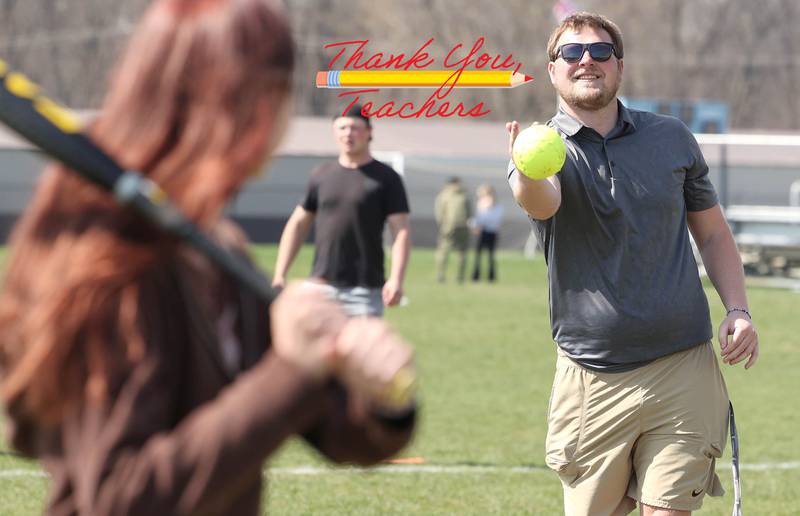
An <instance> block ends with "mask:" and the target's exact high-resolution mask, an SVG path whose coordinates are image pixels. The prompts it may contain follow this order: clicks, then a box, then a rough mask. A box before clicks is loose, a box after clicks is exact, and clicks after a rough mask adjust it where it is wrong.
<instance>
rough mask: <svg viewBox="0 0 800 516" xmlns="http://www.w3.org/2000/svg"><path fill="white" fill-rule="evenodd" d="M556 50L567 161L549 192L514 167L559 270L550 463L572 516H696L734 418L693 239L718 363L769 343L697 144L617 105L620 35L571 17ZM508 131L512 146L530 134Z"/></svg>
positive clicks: (519, 191) (603, 21)
mask: <svg viewBox="0 0 800 516" xmlns="http://www.w3.org/2000/svg"><path fill="white" fill-rule="evenodd" d="M547 52H548V56H549V60H550V62H549V64H548V72H549V76H550V81H551V83H552V84H553V86H554V88H555V90H556V92H557V93H558V112H557V113H556V115H555V116H554V117H553V119H552V120H550V122H549V125H550V126H551V127H554V128H555V129H556V130H557V131H558V132H559V133H560V134H561V137H562V138H563V140H564V142H565V144H566V146H567V159H566V162H565V163H564V166H563V168H562V169H561V171H560V172H559V173H557V174H556V175H554V176H552V177H550V178H547V179H543V180H538V181H537V180H532V179H529V178H527V177H525V176H523V175H522V174H520V173H518V172H517V170H516V168H515V166H514V164H513V161H512V163H510V164H509V183H510V185H511V187H512V190H513V193H514V196H515V198H516V200H517V202H518V203H519V205H520V206H521V207H522V208H523V209H524V210H525V211H526V212H527V214H528V215H529V216H530V217H531V219H532V221H533V225H534V228H535V230H536V231H537V233H538V236H539V240H540V244H541V247H542V249H543V251H544V254H545V258H546V260H547V266H548V281H549V289H550V321H551V326H552V331H553V339H554V340H555V342H556V344H557V354H558V358H557V364H556V375H555V379H554V385H553V393H552V397H551V400H550V407H549V413H548V433H547V439H546V462H547V464H548V466H550V467H551V468H552V469H554V470H555V471H556V472H557V473H558V475H559V477H560V479H561V482H562V485H563V490H564V508H565V513H566V514H569V515H592V516H600V515H611V514H615V515H616V514H627V513H628V512H630V511H631V510H633V509H634V508H635V507H636V503H637V502H638V503H639V504H640V506H641V508H640V511H641V513H642V514H644V515H653V514H658V515H673V516H674V515H685V514H689V513H690V512H691V511H693V510H697V509H699V508H700V506H701V504H702V502H703V497H704V496H705V495H706V494H710V495H712V496H719V495H721V494H722V488H721V486H720V483H719V479H718V478H717V475H716V473H715V460H716V459H717V458H719V457H720V456H721V455H722V451H723V448H724V446H725V441H726V433H727V425H728V408H729V401H728V394H727V390H726V387H725V382H724V380H723V377H722V374H721V372H720V369H719V365H718V362H717V357H716V354H715V352H714V347H713V345H712V335H713V334H712V326H711V317H710V315H709V306H708V301H707V299H706V296H705V294H704V292H703V287H702V283H701V281H700V277H699V274H698V268H697V264H696V263H695V260H694V256H693V254H692V248H691V245H690V243H689V232H691V234H692V235H693V236H694V240H695V242H697V245H698V247H699V249H700V253H701V255H702V258H703V262H704V264H705V267H706V270H707V271H708V276H709V278H710V279H711V282H712V283H713V285H714V287H715V288H716V290H717V293H718V294H719V296H720V298H721V300H722V303H723V304H724V306H725V309H726V311H727V315H726V317H725V318H724V320H723V321H722V322H721V324H720V326H719V330H718V332H717V335H718V341H719V345H720V346H721V350H722V359H723V361H724V362H725V363H728V364H737V363H739V362H743V361H744V362H746V363H745V368H750V367H751V366H752V365H753V364H755V362H756V360H757V358H758V352H759V344H758V335H757V333H756V330H755V327H754V326H753V322H752V320H751V318H750V313H749V307H748V304H747V296H746V294H745V286H744V274H743V269H742V262H741V259H740V256H739V253H738V252H737V249H736V244H735V243H734V240H733V237H732V235H731V231H730V229H729V227H728V224H727V223H726V221H725V218H724V216H723V214H722V210H721V209H720V206H719V203H718V201H717V196H716V193H715V192H714V187H713V185H712V184H711V181H710V180H709V178H708V166H707V165H706V162H705V160H704V158H703V155H702V153H701V152H700V148H699V146H698V144H697V142H696V141H695V139H694V137H693V136H692V133H691V132H689V130H688V128H687V127H686V126H685V125H684V124H682V123H681V122H680V121H679V120H677V119H675V118H672V117H666V116H662V115H657V114H653V113H647V112H642V111H636V110H632V109H627V108H626V107H625V106H624V105H622V103H620V102H619V100H618V99H617V89H618V88H619V86H620V82H621V80H622V72H623V57H622V56H623V44H622V35H621V33H620V30H619V28H618V27H617V25H616V24H614V23H613V22H611V21H610V20H608V19H607V18H605V17H603V16H600V15H596V14H590V13H576V14H573V15H570V16H569V17H567V18H566V19H564V21H563V22H562V23H561V24H560V26H559V27H558V28H556V29H555V30H554V31H553V33H552V34H551V37H550V40H549V43H548V48H547ZM507 129H508V132H509V144H512V143H513V141H514V138H515V137H516V135H517V134H518V132H519V124H518V123H517V122H510V123H508V124H507Z"/></svg>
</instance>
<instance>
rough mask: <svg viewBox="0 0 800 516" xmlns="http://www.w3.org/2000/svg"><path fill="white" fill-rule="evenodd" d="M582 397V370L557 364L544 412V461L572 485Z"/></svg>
mask: <svg viewBox="0 0 800 516" xmlns="http://www.w3.org/2000/svg"><path fill="white" fill-rule="evenodd" d="M584 398H585V388H584V383H583V378H582V375H581V371H580V370H579V369H577V368H574V367H559V368H558V369H557V370H556V376H555V378H554V380H553V391H552V394H551V396H550V407H549V409H548V413H547V438H546V440H545V463H546V464H547V466H548V467H549V468H550V469H552V470H553V471H555V472H556V473H558V476H559V477H560V478H561V481H562V482H564V483H565V484H571V483H572V482H574V481H575V480H576V479H577V477H578V466H577V463H576V459H577V457H578V451H579V450H578V447H579V444H580V441H581V433H582V431H583V426H584V412H585V409H584Z"/></svg>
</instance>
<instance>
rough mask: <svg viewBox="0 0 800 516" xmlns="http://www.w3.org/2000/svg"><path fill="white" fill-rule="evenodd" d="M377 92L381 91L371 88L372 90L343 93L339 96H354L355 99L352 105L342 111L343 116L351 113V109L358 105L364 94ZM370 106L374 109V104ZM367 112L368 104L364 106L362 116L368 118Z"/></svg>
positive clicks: (370, 103)
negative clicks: (348, 112)
mask: <svg viewBox="0 0 800 516" xmlns="http://www.w3.org/2000/svg"><path fill="white" fill-rule="evenodd" d="M375 91H380V90H379V89H378V88H370V89H366V90H353V91H343V92H341V93H340V94H339V95H337V96H338V97H345V96H347V95H353V97H354V98H353V101H352V102H350V104H348V105H347V106H346V107H345V108H344V110H342V116H344V115H346V114H347V111H349V110H350V108H351V107H353V106H354V105H355V104H358V99H359V98H360V95H361V94H362V93H372V92H375ZM368 104H369V106H370V107H372V102H369V103H368ZM365 111H367V105H366V104H364V106H362V108H361V114H363V115H364V116H366V117H368V116H369V115H368V114H367V113H365Z"/></svg>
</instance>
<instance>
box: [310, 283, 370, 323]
mask: <svg viewBox="0 0 800 516" xmlns="http://www.w3.org/2000/svg"><path fill="white" fill-rule="evenodd" d="M305 284H306V285H308V286H310V287H313V288H316V289H317V290H319V291H320V292H322V293H323V294H325V295H326V296H328V297H329V298H331V299H335V300H336V301H338V302H339V304H341V305H342V309H344V311H345V313H347V315H349V316H350V317H383V296H382V294H381V289H379V288H367V287H337V286H334V285H328V284H326V283H318V282H315V281H307V282H306V283H305Z"/></svg>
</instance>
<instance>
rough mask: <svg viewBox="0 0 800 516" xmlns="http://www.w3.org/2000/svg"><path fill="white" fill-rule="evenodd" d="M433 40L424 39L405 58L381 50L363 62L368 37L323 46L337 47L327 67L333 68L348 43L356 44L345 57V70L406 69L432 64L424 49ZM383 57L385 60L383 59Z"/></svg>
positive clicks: (327, 47)
mask: <svg viewBox="0 0 800 516" xmlns="http://www.w3.org/2000/svg"><path fill="white" fill-rule="evenodd" d="M432 42H433V38H430V39H429V40H428V41H426V42H425V43H424V44H423V45H422V46H421V47H419V48H418V49H417V51H416V52H414V54H413V55H411V56H410V57H409V58H408V59H406V55H405V54H404V53H400V54H397V55H394V54H389V55H388V57H387V56H386V55H384V54H383V53H382V52H378V53H376V54H371V55H369V56H368V57H367V60H366V61H365V62H363V63H362V62H361V59H363V58H364V49H365V47H366V46H367V43H369V40H368V39H358V40H352V41H339V42H336V43H328V44H327V45H325V46H324V48H325V49H329V48H337V47H340V48H339V51H338V52H337V53H336V55H334V56H333V59H331V60H330V62H329V63H328V69H333V65H334V64H336V62H337V61H339V59H340V58H341V57H342V56H343V55H344V53H345V52H346V51H347V50H348V47H349V46H350V45H357V46H356V47H355V48H353V49H351V53H350V56H349V57H348V58H347V61H346V62H345V63H344V66H343V67H342V69H343V70H347V69H349V68H353V69H355V70H358V69H360V68H363V69H365V70H370V69H375V68H385V69H389V68H394V69H396V70H408V69H410V68H412V67H414V68H420V69H421V68H426V67H428V66H430V65H431V64H433V62H434V59H433V58H432V57H431V56H430V54H428V52H426V51H425V49H426V48H427V47H428V46H429V45H430V44H431V43H432ZM384 59H385V60H384Z"/></svg>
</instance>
